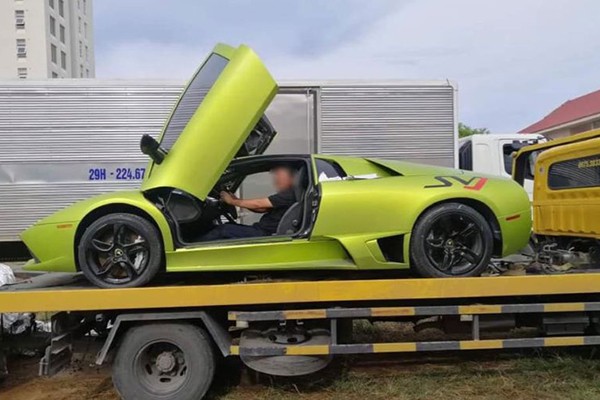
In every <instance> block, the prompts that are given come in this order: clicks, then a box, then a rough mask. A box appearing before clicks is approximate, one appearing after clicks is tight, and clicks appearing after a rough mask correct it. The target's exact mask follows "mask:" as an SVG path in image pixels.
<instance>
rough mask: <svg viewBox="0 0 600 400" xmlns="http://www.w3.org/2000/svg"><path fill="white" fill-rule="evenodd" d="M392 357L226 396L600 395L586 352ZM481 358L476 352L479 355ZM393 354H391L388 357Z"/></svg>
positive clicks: (355, 399)
mask: <svg viewBox="0 0 600 400" xmlns="http://www.w3.org/2000/svg"><path fill="white" fill-rule="evenodd" d="M486 357H487V358H488V359H486V360H483V361H477V360H464V359H458V360H452V361H444V360H442V361H439V360H438V361H435V360H434V361H429V362H425V363H420V362H418V359H417V358H412V361H411V362H389V363H387V364H385V365H383V366H382V365H381V364H380V363H379V362H378V363H377V364H376V365H368V364H369V363H366V365H361V364H358V365H355V366H354V367H353V368H351V369H350V371H349V372H347V373H343V374H342V376H341V377H339V378H338V379H335V380H333V381H331V382H330V383H329V384H325V385H322V386H320V387H319V386H310V385H309V386H304V385H302V384H296V385H294V384H291V383H289V382H287V383H285V384H272V383H271V384H268V383H263V384H262V385H255V386H251V387H248V386H246V387H239V388H234V389H232V391H230V392H229V393H227V394H225V395H223V396H221V397H219V398H221V399H224V400H225V399H226V400H247V399H251V398H252V399H265V400H267V399H269V400H271V399H272V400H288V399H289V400H292V399H294V400H297V399H310V400H313V399H315V400H316V399H319V400H328V399H344V400H366V399H382V400H383V399H399V400H405V399H406V400H409V399H410V400H429V399H438V398H439V399H447V400H459V399H461V400H462V399H486V400H488V399H489V400H508V399H510V400H517V399H518V400H534V399H535V400H538V399H549V400H550V399H551V400H554V399H556V400H559V399H560V400H563V399H573V400H589V399H599V398H600V379H598V377H599V376H600V361H599V360H597V359H593V358H587V357H583V356H581V355H573V354H568V355H565V356H560V355H544V356H539V355H531V354H530V355H528V356H526V357H523V356H514V355H513V356H511V357H513V359H509V360H506V359H504V360H503V359H496V360H494V359H489V356H486ZM474 358H477V357H474ZM389 359H390V358H389V357H387V358H386V360H389Z"/></svg>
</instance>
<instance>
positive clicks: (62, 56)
mask: <svg viewBox="0 0 600 400" xmlns="http://www.w3.org/2000/svg"><path fill="white" fill-rule="evenodd" d="M60 67H61V68H62V69H64V70H66V69H67V53H65V52H64V51H61V52H60Z"/></svg>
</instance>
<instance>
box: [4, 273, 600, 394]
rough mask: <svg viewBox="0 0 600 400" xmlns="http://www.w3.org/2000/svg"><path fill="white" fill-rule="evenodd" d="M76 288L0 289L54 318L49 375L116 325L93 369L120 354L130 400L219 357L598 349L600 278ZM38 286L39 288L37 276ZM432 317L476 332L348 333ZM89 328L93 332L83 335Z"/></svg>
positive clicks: (268, 366) (13, 305)
mask: <svg viewBox="0 0 600 400" xmlns="http://www.w3.org/2000/svg"><path fill="white" fill-rule="evenodd" d="M67 279H68V280H69V281H70V283H67V284H64V285H60V286H54V287H37V288H28V286H31V283H25V284H17V285H14V286H10V287H8V288H7V289H5V290H2V291H0V313H8V312H32V311H40V312H41V311H44V312H56V314H54V316H53V317H52V319H53V324H52V325H53V332H52V334H51V337H50V338H49V345H48V348H47V350H46V352H45V355H44V357H43V359H42V360H41V361H40V372H41V373H43V374H53V373H55V372H56V371H58V370H60V369H61V368H62V367H63V366H65V365H66V364H68V362H69V359H70V356H71V354H70V352H71V347H70V342H69V341H70V339H71V337H72V335H73V332H75V331H77V332H79V334H87V333H88V331H91V330H92V329H96V330H97V331H99V330H100V329H98V327H97V326H98V321H102V320H109V319H110V320H111V321H112V326H111V327H110V329H108V330H107V333H106V335H105V338H103V340H104V344H103V346H102V349H101V351H100V352H99V353H98V355H97V358H96V364H98V365H101V364H103V363H104V362H105V361H106V359H107V357H108V355H109V353H110V352H114V353H115V361H114V363H113V371H114V373H113V380H114V382H115V385H116V387H117V389H118V391H119V393H120V394H121V395H122V396H123V397H124V398H125V399H128V398H136V397H135V396H134V393H135V391H139V390H146V391H150V392H152V391H156V392H157V393H158V392H160V390H161V389H160V388H161V386H163V385H165V384H173V382H174V381H176V380H177V377H178V376H180V374H181V373H182V371H183V370H184V369H182V368H186V369H185V371H186V372H185V373H187V374H193V376H194V380H195V382H196V384H197V385H198V386H195V387H194V388H193V389H190V390H195V393H205V391H206V390H207V389H208V387H209V386H210V384H211V381H212V379H213V374H214V365H215V359H216V358H217V357H234V356H239V357H240V358H241V359H242V361H243V362H244V363H245V364H246V365H248V366H249V367H250V368H252V369H254V370H257V371H259V372H264V373H268V374H274V375H283V376H296V375H305V374H309V373H313V372H317V371H319V370H321V369H322V368H325V367H326V366H327V365H328V364H329V362H330V361H331V359H332V357H333V356H335V355H348V354H369V353H405V352H431V351H449V350H483V349H507V348H511V349H514V348H533V347H560V346H590V345H598V344H600V296H599V295H598V288H599V287H600V273H572V274H563V275H530V276H491V277H477V278H441V279H439V278H438V279H422V278H403V279H378V280H330V281H328V280H322V281H282V282H277V281H273V282H244V283H217V284H207V285H183V286H181V285H175V286H155V287H143V288H128V289H97V288H92V287H89V286H85V284H83V281H80V280H77V279H75V280H73V278H67ZM32 282H34V285H33V286H39V285H38V284H37V283H35V282H36V279H35V278H34V279H33V280H32ZM431 317H435V318H438V319H440V320H443V321H444V322H445V325H447V326H454V330H455V331H456V330H458V331H461V332H468V335H466V336H465V337H464V338H463V339H461V340H447V341H426V342H385V343H355V342H354V341H353V340H352V339H351V338H350V337H349V335H348V332H347V329H348V326H351V325H350V324H348V321H352V320H358V319H370V320H404V321H414V322H417V321H421V320H426V319H428V318H431ZM86 323H87V324H89V327H88V329H83V330H82V329H81V328H82V326H85V324H86ZM139 327H143V329H139ZM515 327H530V328H535V329H534V330H533V332H535V333H534V334H533V335H531V336H528V337H522V336H519V337H518V338H507V336H506V332H507V331H508V330H510V329H512V328H515ZM143 335H145V336H146V337H143V338H140V337H139V336H143ZM188 340H189V343H188V342H187V341H188ZM149 343H153V346H156V345H157V343H158V344H160V343H162V344H163V347H162V348H160V349H158V350H155V353H156V352H158V353H156V354H150V355H148V357H149V358H146V359H143V360H141V361H140V371H137V372H136V371H129V372H127V371H123V370H122V366H121V365H120V364H119V360H120V359H121V358H122V357H135V356H136V355H139V354H143V353H144V352H146V351H151V349H148V346H149ZM169 346H175V347H173V349H171V348H170V347H169ZM197 357H200V359H198V358H197ZM194 358H195V359H196V362H197V363H198V364H197V365H196V364H194V362H192V359H194ZM183 359H185V360H186V361H185V365H182V364H183V363H184V362H183V361H181V360H183ZM178 360H179V361H178ZM149 363H152V364H153V365H152V366H151V367H148V365H147V364H149ZM202 366H204V367H202ZM209 367H210V368H209ZM139 374H145V375H147V376H145V377H139ZM153 376H158V377H159V378H158V379H157V380H153ZM136 377H137V379H136ZM161 377H162V378H161ZM161 380H163V381H164V382H161ZM149 398H151V397H149Z"/></svg>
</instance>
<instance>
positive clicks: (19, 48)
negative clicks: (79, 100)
mask: <svg viewBox="0 0 600 400" xmlns="http://www.w3.org/2000/svg"><path fill="white" fill-rule="evenodd" d="M92 21H93V19H92V0H0V79H27V78H33V79H45V78H93V77H94V76H95V68H94V38H93V25H92Z"/></svg>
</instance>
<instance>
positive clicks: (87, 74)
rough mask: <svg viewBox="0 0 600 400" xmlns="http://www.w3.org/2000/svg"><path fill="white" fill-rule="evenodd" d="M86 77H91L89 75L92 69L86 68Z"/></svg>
mask: <svg viewBox="0 0 600 400" xmlns="http://www.w3.org/2000/svg"><path fill="white" fill-rule="evenodd" d="M85 77H86V78H89V77H90V70H89V69H86V70H85Z"/></svg>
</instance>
